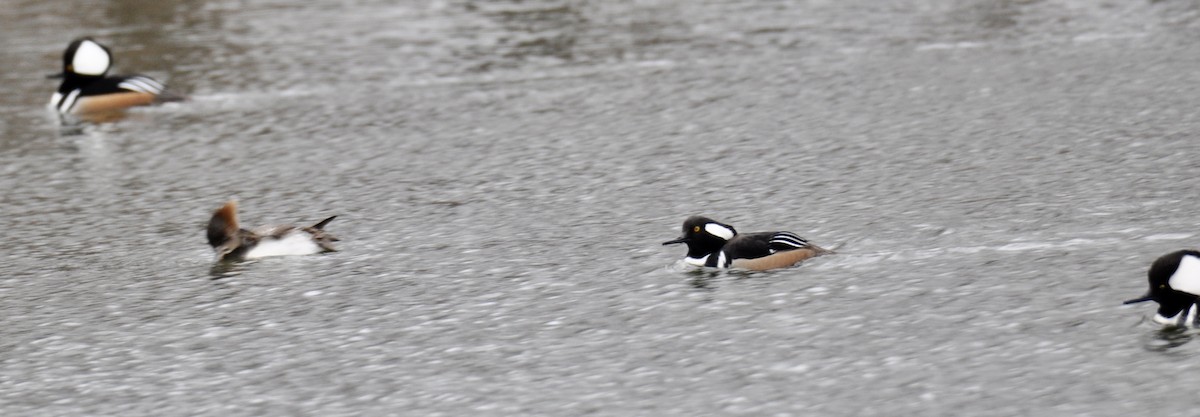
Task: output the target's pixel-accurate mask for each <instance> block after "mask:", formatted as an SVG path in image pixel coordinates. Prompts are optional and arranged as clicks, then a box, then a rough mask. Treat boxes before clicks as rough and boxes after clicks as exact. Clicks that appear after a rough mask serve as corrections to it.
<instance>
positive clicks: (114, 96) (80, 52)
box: [49, 37, 183, 115]
mask: <svg viewBox="0 0 1200 417" xmlns="http://www.w3.org/2000/svg"><path fill="white" fill-rule="evenodd" d="M112 64H113V59H112V52H110V51H109V49H108V47H106V46H104V45H101V44H100V43H98V42H96V41H95V40H93V39H92V38H90V37H83V38H79V39H75V40H74V41H71V43H70V44H69V45H67V50H66V51H65V52H63V70H62V72H61V73H57V74H51V75H50V76H49V78H61V79H62V83H61V84H59V86H58V91H55V92H54V94H53V95H52V96H51V97H50V105H49V106H50V107H51V108H53V109H54V110H55V111H57V112H58V113H60V114H71V115H83V114H93V113H100V112H111V111H118V110H122V109H126V108H129V107H133V106H144V105H149V104H154V103H159V102H166V101H179V100H183V97H181V96H178V95H175V94H171V93H168V92H166V91H165V88H164V87H163V84H162V83H160V82H158V81H157V80H155V79H153V78H150V77H147V76H145V75H113V76H110V75H108V71H109V70H111V69H112Z"/></svg>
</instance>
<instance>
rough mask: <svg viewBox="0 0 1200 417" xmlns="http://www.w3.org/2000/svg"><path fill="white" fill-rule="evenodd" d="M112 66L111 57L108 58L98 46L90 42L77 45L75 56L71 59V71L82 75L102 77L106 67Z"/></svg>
mask: <svg viewBox="0 0 1200 417" xmlns="http://www.w3.org/2000/svg"><path fill="white" fill-rule="evenodd" d="M109 65H112V57H110V56H108V51H105V50H104V48H103V47H101V46H100V44H98V43H95V42H92V41H87V40H85V41H83V42H80V43H79V48H77V49H75V56H74V57H73V58H71V70H72V71H75V73H77V74H83V75H104V73H105V72H108V66H109Z"/></svg>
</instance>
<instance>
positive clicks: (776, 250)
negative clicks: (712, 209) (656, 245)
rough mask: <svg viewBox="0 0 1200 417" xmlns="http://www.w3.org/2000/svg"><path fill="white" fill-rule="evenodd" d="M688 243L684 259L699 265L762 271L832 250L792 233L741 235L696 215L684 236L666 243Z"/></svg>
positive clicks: (718, 223) (688, 222)
mask: <svg viewBox="0 0 1200 417" xmlns="http://www.w3.org/2000/svg"><path fill="white" fill-rule="evenodd" d="M676 243H686V244H687V246H688V253H687V257H686V258H683V261H684V262H686V263H688V264H690V265H695V266H708V267H717V268H729V267H734V268H744V269H750V270H756V271H762V270H767V269H774V268H785V267H789V266H792V265H795V264H796V263H798V262H800V261H803V260H805V259H808V258H811V257H814V256H817V255H822V254H826V253H829V251H828V250H825V249H822V248H820V247H818V246H816V245H813V244H810V243H808V241H807V240H804V238H801V237H800V236H797V235H796V234H795V233H792V232H762V233H747V234H738V232H737V231H736V230H734V229H733V226H730V225H727V224H724V223H720V222H717V221H715V220H713V219H710V218H707V217H702V216H692V217H689V218H688V219H687V220H686V221H684V222H683V236H681V237H679V239H675V240H672V241H669V242H663V245H673V244H676Z"/></svg>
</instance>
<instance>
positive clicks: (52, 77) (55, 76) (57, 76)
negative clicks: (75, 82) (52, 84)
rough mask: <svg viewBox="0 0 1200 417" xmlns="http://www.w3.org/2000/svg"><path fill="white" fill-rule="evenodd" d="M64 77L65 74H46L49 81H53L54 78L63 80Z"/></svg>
mask: <svg viewBox="0 0 1200 417" xmlns="http://www.w3.org/2000/svg"><path fill="white" fill-rule="evenodd" d="M66 76H67V73H65V72H59V73H55V74H46V78H47V79H51V80H52V79H55V78H63V77H66Z"/></svg>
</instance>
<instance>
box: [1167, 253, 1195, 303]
mask: <svg viewBox="0 0 1200 417" xmlns="http://www.w3.org/2000/svg"><path fill="white" fill-rule="evenodd" d="M1167 283H1168V284H1171V288H1174V289H1175V291H1183V292H1186V293H1188V294H1192V295H1200V259H1197V258H1196V257H1195V256H1191V255H1184V256H1183V258H1182V259H1180V260H1179V267H1178V268H1175V273H1174V274H1171V279H1169V280H1167Z"/></svg>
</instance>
